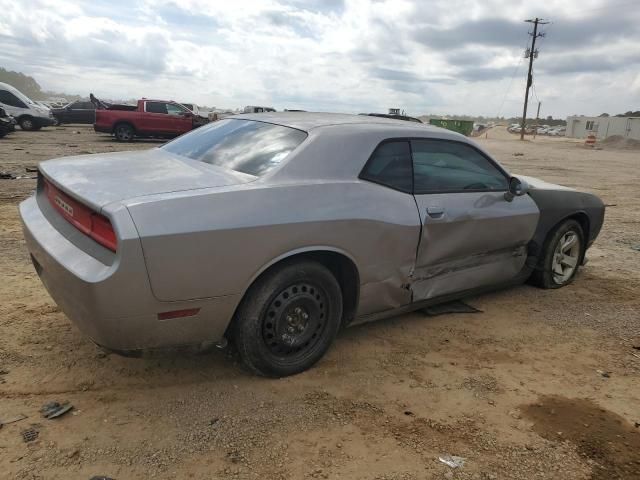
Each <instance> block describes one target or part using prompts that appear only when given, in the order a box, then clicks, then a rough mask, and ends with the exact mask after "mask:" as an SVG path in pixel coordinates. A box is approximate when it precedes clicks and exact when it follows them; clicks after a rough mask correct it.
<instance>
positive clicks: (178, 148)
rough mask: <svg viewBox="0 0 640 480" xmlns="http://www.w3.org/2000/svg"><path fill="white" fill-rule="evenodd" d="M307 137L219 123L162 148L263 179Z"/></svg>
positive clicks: (278, 128) (276, 128)
mask: <svg viewBox="0 0 640 480" xmlns="http://www.w3.org/2000/svg"><path fill="white" fill-rule="evenodd" d="M305 138H307V134H306V133H305V132H303V131H300V130H296V129H294V128H289V127H283V126H282V125H274V124H271V123H264V122H256V121H252V120H234V119H227V120H220V121H218V122H214V123H210V124H209V125H206V126H204V127H200V128H198V129H197V130H194V131H193V132H191V133H188V134H186V135H183V136H181V137H179V138H177V139H176V140H174V141H173V142H169V143H167V144H166V145H165V146H163V147H161V148H163V149H164V150H167V151H168V152H171V153H174V154H176V155H181V156H183V157H188V158H191V159H192V160H198V161H200V162H205V163H209V164H211V165H216V166H218V167H223V168H227V169H230V170H235V171H237V172H242V173H248V174H249V175H254V176H257V177H259V176H262V175H264V174H265V173H267V172H268V171H269V170H271V169H273V168H274V167H276V166H277V165H279V164H280V163H282V161H283V160H284V159H285V158H287V156H288V155H289V153H291V151H293V150H294V149H295V148H296V147H297V146H298V145H300V143H302V141H303V140H304V139H305Z"/></svg>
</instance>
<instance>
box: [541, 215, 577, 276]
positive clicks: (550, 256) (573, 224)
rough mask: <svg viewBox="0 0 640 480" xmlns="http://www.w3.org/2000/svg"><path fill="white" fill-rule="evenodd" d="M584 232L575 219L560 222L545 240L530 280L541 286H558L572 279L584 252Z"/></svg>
mask: <svg viewBox="0 0 640 480" xmlns="http://www.w3.org/2000/svg"><path fill="white" fill-rule="evenodd" d="M584 248H585V243H584V232H583V230H582V226H581V225H580V224H579V223H578V222H577V221H575V220H567V221H565V222H564V223H561V224H560V225H559V226H558V227H556V229H555V230H554V231H553V232H552V233H551V234H550V236H549V238H548V240H547V241H546V242H545V245H544V250H543V256H542V259H541V261H540V265H539V269H538V270H536V271H535V272H534V273H533V275H532V277H531V278H532V281H533V283H535V284H536V285H538V286H539V287H542V288H560V287H563V286H565V285H567V284H569V283H571V282H572V281H573V279H574V278H575V276H576V274H577V273H578V269H579V268H580V262H581V260H582V257H583V254H584Z"/></svg>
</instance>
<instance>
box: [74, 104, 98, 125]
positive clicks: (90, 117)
mask: <svg viewBox="0 0 640 480" xmlns="http://www.w3.org/2000/svg"><path fill="white" fill-rule="evenodd" d="M71 115H72V117H73V122H74V123H94V121H95V116H96V108H95V107H94V106H93V104H92V103H91V102H75V103H74V104H73V106H72V109H71Z"/></svg>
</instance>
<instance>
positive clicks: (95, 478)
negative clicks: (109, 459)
mask: <svg viewBox="0 0 640 480" xmlns="http://www.w3.org/2000/svg"><path fill="white" fill-rule="evenodd" d="M89 480H114V479H113V478H111V477H105V476H103V475H95V476H93V477H91V478H90V479H89Z"/></svg>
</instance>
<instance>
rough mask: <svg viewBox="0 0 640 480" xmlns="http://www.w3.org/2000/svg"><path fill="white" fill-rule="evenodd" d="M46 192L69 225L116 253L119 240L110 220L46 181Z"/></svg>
mask: <svg viewBox="0 0 640 480" xmlns="http://www.w3.org/2000/svg"><path fill="white" fill-rule="evenodd" d="M44 192H45V194H46V196H47V198H48V199H49V202H50V203H51V205H52V206H53V208H55V209H56V210H57V211H58V212H59V213H60V214H61V215H62V216H63V217H64V218H65V219H66V220H67V221H68V222H69V223H71V224H72V225H73V226H75V227H76V228H77V229H78V230H80V231H81V232H82V233H84V234H85V235H88V236H90V237H91V238H93V239H94V240H95V241H96V242H98V243H99V244H100V245H102V246H104V247H106V248H108V249H109V250H112V251H114V252H115V251H116V247H117V246H118V240H117V239H116V232H115V231H114V230H113V226H112V225H111V222H110V221H109V219H108V218H107V217H105V216H103V215H100V214H99V213H96V212H94V211H92V210H91V209H90V208H89V207H87V206H85V205H83V204H81V203H80V202H78V201H76V200H74V199H73V198H71V197H70V196H69V195H67V194H65V193H64V192H62V191H61V190H60V189H58V188H56V187H55V186H53V185H52V184H51V183H49V182H48V181H46V180H45V181H44Z"/></svg>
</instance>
